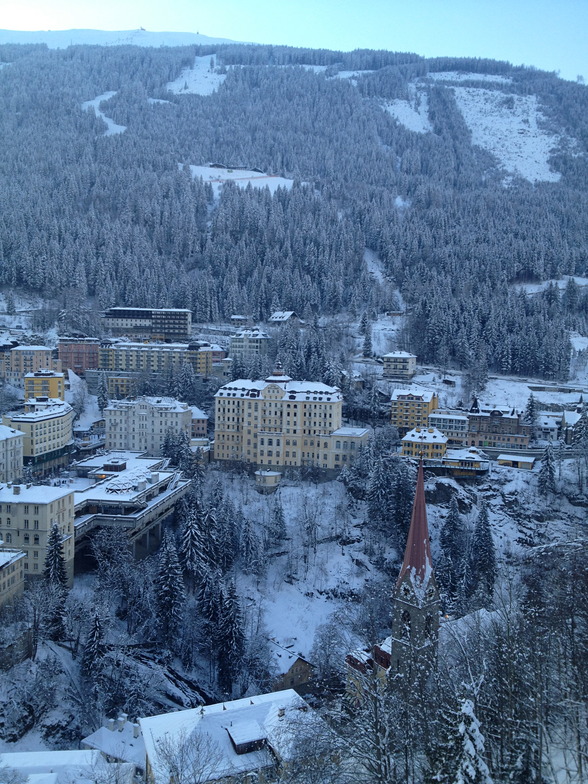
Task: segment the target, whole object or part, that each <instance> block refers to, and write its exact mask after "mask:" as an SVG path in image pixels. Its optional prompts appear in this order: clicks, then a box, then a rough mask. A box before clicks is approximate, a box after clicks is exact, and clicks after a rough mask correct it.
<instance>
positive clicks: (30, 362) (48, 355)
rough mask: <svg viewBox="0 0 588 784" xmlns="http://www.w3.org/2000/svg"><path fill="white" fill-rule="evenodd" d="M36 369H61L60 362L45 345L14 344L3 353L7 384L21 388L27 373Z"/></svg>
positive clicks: (4, 373) (4, 374) (4, 375)
mask: <svg viewBox="0 0 588 784" xmlns="http://www.w3.org/2000/svg"><path fill="white" fill-rule="evenodd" d="M37 370H55V371H58V372H59V371H61V362H60V361H59V360H58V359H56V358H55V357H54V355H53V350H52V349H50V348H47V346H15V347H14V348H11V349H10V351H6V352H5V353H4V366H3V377H4V380H5V381H7V382H8V383H9V384H12V385H13V386H16V387H21V388H22V386H23V384H24V377H25V376H26V375H27V373H34V372H35V371H37Z"/></svg>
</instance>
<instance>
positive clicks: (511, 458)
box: [496, 454, 535, 463]
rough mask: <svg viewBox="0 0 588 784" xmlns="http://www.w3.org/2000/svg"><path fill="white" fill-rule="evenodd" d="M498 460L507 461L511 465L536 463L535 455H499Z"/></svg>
mask: <svg viewBox="0 0 588 784" xmlns="http://www.w3.org/2000/svg"><path fill="white" fill-rule="evenodd" d="M496 460H507V461H508V462H510V463H534V462H535V458H534V457H533V455H506V454H505V455H498V457H497V458H496Z"/></svg>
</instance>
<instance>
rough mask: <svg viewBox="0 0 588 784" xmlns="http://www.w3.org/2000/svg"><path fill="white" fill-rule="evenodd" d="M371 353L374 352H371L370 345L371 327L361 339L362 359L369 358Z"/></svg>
mask: <svg viewBox="0 0 588 784" xmlns="http://www.w3.org/2000/svg"><path fill="white" fill-rule="evenodd" d="M373 353H374V352H373V345H372V329H371V327H369V328H368V331H367V332H366V333H365V337H364V339H363V349H362V354H363V356H364V357H371V356H372V355H373Z"/></svg>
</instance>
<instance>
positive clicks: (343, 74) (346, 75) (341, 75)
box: [333, 71, 373, 81]
mask: <svg viewBox="0 0 588 784" xmlns="http://www.w3.org/2000/svg"><path fill="white" fill-rule="evenodd" d="M371 73H373V71H339V72H338V73H336V74H335V75H334V76H333V79H350V80H351V81H353V80H355V79H357V78H358V77H359V76H364V74H371Z"/></svg>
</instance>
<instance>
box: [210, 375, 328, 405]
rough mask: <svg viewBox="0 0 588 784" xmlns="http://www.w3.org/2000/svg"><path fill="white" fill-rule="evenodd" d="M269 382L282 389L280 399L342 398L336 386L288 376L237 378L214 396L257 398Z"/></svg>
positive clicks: (315, 399)
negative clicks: (255, 378) (282, 392)
mask: <svg viewBox="0 0 588 784" xmlns="http://www.w3.org/2000/svg"><path fill="white" fill-rule="evenodd" d="M270 384H272V385H274V386H279V387H281V388H282V389H283V390H284V394H283V396H282V400H295V401H300V400H303V401H315V402H316V401H326V402H330V403H334V402H336V401H339V400H342V399H343V397H342V395H341V391H340V390H339V388H338V387H330V386H328V385H327V384H323V383H321V382H320V381H292V379H290V378H289V377H288V376H279V375H276V376H269V377H268V378H267V379H265V381H251V380H249V379H246V378H238V379H237V380H236V381H231V382H230V383H229V384H225V385H224V386H222V387H221V388H220V389H219V390H218V392H217V393H216V395H215V397H241V398H244V397H249V398H259V397H260V396H261V392H262V391H263V390H264V389H265V388H266V387H268V386H269V385H270Z"/></svg>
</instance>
